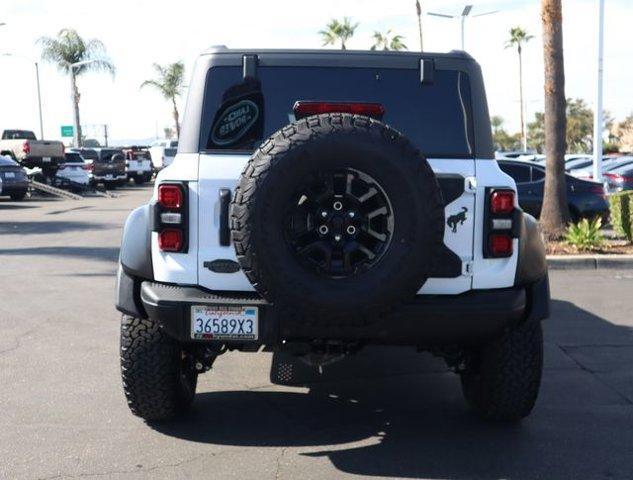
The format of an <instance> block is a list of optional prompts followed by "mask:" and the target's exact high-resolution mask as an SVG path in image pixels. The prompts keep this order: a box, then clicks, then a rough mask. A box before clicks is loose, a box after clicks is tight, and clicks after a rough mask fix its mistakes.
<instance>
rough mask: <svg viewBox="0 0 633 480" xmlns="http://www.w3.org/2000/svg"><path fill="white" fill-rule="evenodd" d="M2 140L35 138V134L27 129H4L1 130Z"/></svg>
mask: <svg viewBox="0 0 633 480" xmlns="http://www.w3.org/2000/svg"><path fill="white" fill-rule="evenodd" d="M2 139H3V140H22V139H24V140H35V139H36V138H35V134H34V133H33V132H30V131H28V130H5V131H4V132H2Z"/></svg>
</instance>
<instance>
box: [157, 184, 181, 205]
mask: <svg viewBox="0 0 633 480" xmlns="http://www.w3.org/2000/svg"><path fill="white" fill-rule="evenodd" d="M158 203H160V205H161V206H162V207H163V208H169V209H178V208H180V207H182V203H183V195H182V190H181V188H180V186H179V185H160V186H159V187H158Z"/></svg>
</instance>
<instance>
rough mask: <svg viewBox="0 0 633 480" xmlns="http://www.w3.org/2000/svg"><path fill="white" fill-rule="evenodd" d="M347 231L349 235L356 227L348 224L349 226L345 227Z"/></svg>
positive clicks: (354, 231) (352, 233)
mask: <svg viewBox="0 0 633 480" xmlns="http://www.w3.org/2000/svg"><path fill="white" fill-rule="evenodd" d="M347 233H349V234H350V235H354V234H355V233H356V227H355V226H354V225H350V226H349V227H347Z"/></svg>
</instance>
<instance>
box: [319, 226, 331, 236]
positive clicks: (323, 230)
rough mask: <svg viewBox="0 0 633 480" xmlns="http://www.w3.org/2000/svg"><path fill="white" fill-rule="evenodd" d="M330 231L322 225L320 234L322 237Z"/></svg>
mask: <svg viewBox="0 0 633 480" xmlns="http://www.w3.org/2000/svg"><path fill="white" fill-rule="evenodd" d="M329 231H330V229H329V228H327V225H321V226H320V227H319V233H320V234H321V235H326V234H327V232H329Z"/></svg>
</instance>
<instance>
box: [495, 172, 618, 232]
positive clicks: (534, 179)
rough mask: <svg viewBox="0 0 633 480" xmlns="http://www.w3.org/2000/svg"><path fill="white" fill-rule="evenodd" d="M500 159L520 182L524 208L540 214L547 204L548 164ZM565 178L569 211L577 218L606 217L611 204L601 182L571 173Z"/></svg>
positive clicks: (510, 173) (529, 211) (530, 212)
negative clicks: (545, 202)
mask: <svg viewBox="0 0 633 480" xmlns="http://www.w3.org/2000/svg"><path fill="white" fill-rule="evenodd" d="M498 163H499V167H501V170H503V171H504V172H505V173H507V174H508V175H510V176H511V177H512V178H513V179H514V181H515V182H516V184H517V191H518V194H519V205H520V206H521V208H522V209H523V210H524V211H525V212H527V213H529V214H530V215H533V216H535V217H537V218H538V217H539V216H540V214H541V207H542V205H543V193H544V187H545V168H544V167H543V166H541V165H537V164H534V163H531V162H523V161H518V160H498ZM565 179H566V180H567V201H568V202H569V212H570V214H571V217H572V220H573V221H574V222H577V221H578V220H580V219H581V218H592V217H595V216H601V217H606V216H607V215H608V214H609V204H608V202H607V200H606V198H605V190H604V186H603V185H602V184H601V183H598V182H592V181H587V180H581V179H579V178H576V177H573V176H572V175H569V174H565Z"/></svg>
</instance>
